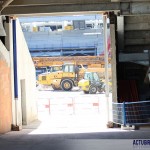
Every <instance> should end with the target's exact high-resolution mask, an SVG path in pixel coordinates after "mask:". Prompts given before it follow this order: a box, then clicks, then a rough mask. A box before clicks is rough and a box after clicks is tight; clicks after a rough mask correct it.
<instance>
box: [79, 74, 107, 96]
mask: <svg viewBox="0 0 150 150" xmlns="http://www.w3.org/2000/svg"><path fill="white" fill-rule="evenodd" d="M78 87H79V88H80V89H81V90H82V91H83V92H84V93H85V94H96V93H97V91H98V92H100V93H101V92H105V85H104V82H102V80H100V77H99V74H98V73H97V72H85V74H84V79H82V80H80V81H79V83H78Z"/></svg>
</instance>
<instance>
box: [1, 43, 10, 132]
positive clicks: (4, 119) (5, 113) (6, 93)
mask: <svg viewBox="0 0 150 150" xmlns="http://www.w3.org/2000/svg"><path fill="white" fill-rule="evenodd" d="M11 98H12V97H11V80H10V58H9V52H8V51H7V49H6V48H5V46H4V45H3V43H2V42H1V41H0V133H5V132H8V131H10V130H11V123H12V108H11V105H12V101H11Z"/></svg>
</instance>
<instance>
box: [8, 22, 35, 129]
mask: <svg viewBox="0 0 150 150" xmlns="http://www.w3.org/2000/svg"><path fill="white" fill-rule="evenodd" d="M16 28H17V29H16V30H17V33H16V36H17V59H18V60H17V61H18V100H17V102H16V101H13V107H15V105H16V104H15V103H17V120H16V119H15V118H16V117H15V110H16V108H15V109H14V111H13V124H16V121H17V125H19V126H22V124H25V125H26V124H28V123H30V122H32V121H33V120H35V119H37V108H36V78H35V67H34V64H33V61H32V59H31V56H30V53H29V50H28V47H27V44H26V41H25V39H24V35H23V32H22V29H21V26H20V23H19V21H18V20H17V22H16ZM11 56H12V53H11ZM12 79H13V78H12Z"/></svg>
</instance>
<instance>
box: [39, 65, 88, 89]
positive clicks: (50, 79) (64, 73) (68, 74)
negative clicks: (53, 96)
mask: <svg viewBox="0 0 150 150" xmlns="http://www.w3.org/2000/svg"><path fill="white" fill-rule="evenodd" d="M85 71H86V69H85V68H84V67H83V66H82V65H75V64H64V65H62V70H60V71H57V72H51V73H47V74H41V75H39V77H38V83H39V84H42V85H47V86H52V88H53V89H54V90H60V89H62V90H64V91H70V90H71V89H72V88H73V86H77V85H78V81H79V80H80V79H82V78H83V76H84V72H85Z"/></svg>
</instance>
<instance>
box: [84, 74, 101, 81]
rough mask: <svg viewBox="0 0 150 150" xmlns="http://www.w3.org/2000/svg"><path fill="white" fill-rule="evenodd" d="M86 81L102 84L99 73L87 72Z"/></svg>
mask: <svg viewBox="0 0 150 150" xmlns="http://www.w3.org/2000/svg"><path fill="white" fill-rule="evenodd" d="M84 79H85V80H89V81H91V82H100V78H99V75H98V73H97V72H86V73H85V74H84Z"/></svg>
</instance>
